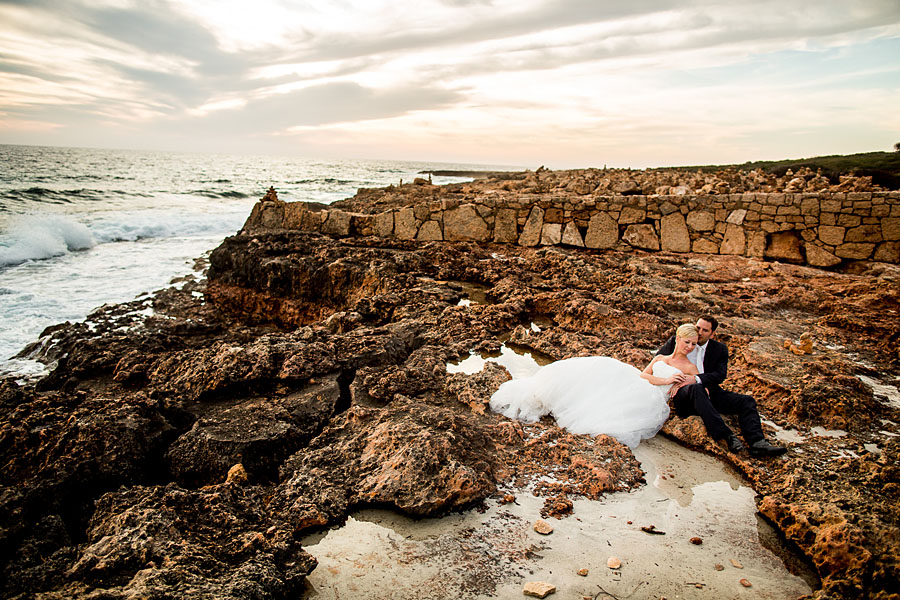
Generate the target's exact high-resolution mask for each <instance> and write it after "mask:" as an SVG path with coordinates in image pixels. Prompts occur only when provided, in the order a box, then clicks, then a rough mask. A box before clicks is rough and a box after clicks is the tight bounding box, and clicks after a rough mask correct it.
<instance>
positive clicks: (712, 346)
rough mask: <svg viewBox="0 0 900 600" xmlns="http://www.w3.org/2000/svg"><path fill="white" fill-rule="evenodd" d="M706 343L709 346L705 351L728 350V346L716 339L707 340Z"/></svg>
mask: <svg viewBox="0 0 900 600" xmlns="http://www.w3.org/2000/svg"><path fill="white" fill-rule="evenodd" d="M708 345H709V348H707V350H706V351H707V352H709V351H710V350H712V351H714V352H728V346H726V345H725V344H723V343H722V342H719V341H717V340H709V342H708Z"/></svg>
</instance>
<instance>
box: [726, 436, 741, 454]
mask: <svg viewBox="0 0 900 600" xmlns="http://www.w3.org/2000/svg"><path fill="white" fill-rule="evenodd" d="M725 443H726V444H728V451H729V452H740V451H741V450H743V449H744V443H743V442H742V441H741V439H740V438H739V437H738V436H736V435H734V434H733V433H732V434H731V435H729V436H728V437H727V438H725Z"/></svg>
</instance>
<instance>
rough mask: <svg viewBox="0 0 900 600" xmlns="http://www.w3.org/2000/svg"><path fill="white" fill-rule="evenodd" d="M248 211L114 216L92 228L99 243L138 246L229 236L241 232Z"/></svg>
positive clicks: (120, 213) (93, 225)
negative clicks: (149, 242)
mask: <svg viewBox="0 0 900 600" xmlns="http://www.w3.org/2000/svg"><path fill="white" fill-rule="evenodd" d="M245 216H246V210H245V209H244V208H241V209H240V210H232V211H218V212H193V213H184V212H171V211H162V210H149V211H128V212H117V213H111V214H110V215H109V216H104V217H102V218H97V219H95V220H93V221H92V222H91V223H90V224H89V226H90V230H91V232H92V233H93V236H94V239H95V240H96V241H97V243H100V244H103V243H109V242H136V241H139V240H145V239H153V238H172V237H191V236H196V235H208V234H223V235H225V234H228V233H232V232H234V231H236V230H237V229H238V228H240V226H241V224H242V223H243V221H244V218H245Z"/></svg>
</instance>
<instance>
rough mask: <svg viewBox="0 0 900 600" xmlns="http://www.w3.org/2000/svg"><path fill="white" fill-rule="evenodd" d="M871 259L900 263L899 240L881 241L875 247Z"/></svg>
mask: <svg viewBox="0 0 900 600" xmlns="http://www.w3.org/2000/svg"><path fill="white" fill-rule="evenodd" d="M872 259H873V260H877V261H879V262H887V263H893V264H897V263H900V242H882V243H881V244H879V245H878V247H877V248H876V249H875V254H874V255H873V256H872Z"/></svg>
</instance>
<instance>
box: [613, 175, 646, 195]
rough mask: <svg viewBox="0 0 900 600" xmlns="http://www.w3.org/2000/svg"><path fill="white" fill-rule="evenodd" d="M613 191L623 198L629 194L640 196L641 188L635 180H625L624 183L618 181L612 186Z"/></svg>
mask: <svg viewBox="0 0 900 600" xmlns="http://www.w3.org/2000/svg"><path fill="white" fill-rule="evenodd" d="M613 191H614V192H615V193H617V194H622V195H623V196H625V195H629V194H640V193H641V188H640V187H639V186H638V184H637V182H636V181H635V180H633V179H626V180H625V181H620V182H618V183H616V184H614V185H613Z"/></svg>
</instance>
